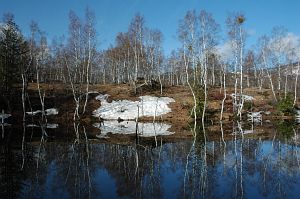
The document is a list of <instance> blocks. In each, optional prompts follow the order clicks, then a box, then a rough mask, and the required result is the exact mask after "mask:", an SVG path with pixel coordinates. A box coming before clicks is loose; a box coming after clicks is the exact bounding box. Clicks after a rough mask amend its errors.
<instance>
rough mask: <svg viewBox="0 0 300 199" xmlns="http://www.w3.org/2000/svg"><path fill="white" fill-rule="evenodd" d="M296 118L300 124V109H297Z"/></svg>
mask: <svg viewBox="0 0 300 199" xmlns="http://www.w3.org/2000/svg"><path fill="white" fill-rule="evenodd" d="M296 120H297V122H298V123H299V124H300V110H297V114H296Z"/></svg>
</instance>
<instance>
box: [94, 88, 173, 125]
mask: <svg viewBox="0 0 300 199" xmlns="http://www.w3.org/2000/svg"><path fill="white" fill-rule="evenodd" d="M108 96H109V95H107V94H106V95H102V94H101V95H98V96H97V97H96V99H97V100H99V101H101V107H100V108H98V109H97V110H95V111H94V112H93V115H94V116H95V117H101V118H103V119H106V120H117V119H118V118H121V119H123V120H132V119H136V118H137V117H143V116H146V117H154V116H161V115H163V114H167V113H169V112H171V109H170V108H169V107H168V104H169V103H171V102H175V100H174V99H172V98H169V97H153V96H141V97H139V99H140V100H139V101H130V100H118V101H112V102H111V103H108V102H107V98H108Z"/></svg>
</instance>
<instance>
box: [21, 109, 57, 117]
mask: <svg viewBox="0 0 300 199" xmlns="http://www.w3.org/2000/svg"><path fill="white" fill-rule="evenodd" d="M26 113H27V114H28V115H37V114H39V113H42V111H41V110H37V111H29V112H26ZM57 114H58V110H57V109H56V108H49V109H46V110H45V115H47V116H49V115H57Z"/></svg>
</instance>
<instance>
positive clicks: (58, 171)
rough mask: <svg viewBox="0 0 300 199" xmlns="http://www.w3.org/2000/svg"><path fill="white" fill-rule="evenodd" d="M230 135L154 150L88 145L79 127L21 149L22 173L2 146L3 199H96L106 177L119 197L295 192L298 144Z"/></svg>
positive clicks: (17, 159)
mask: <svg viewBox="0 0 300 199" xmlns="http://www.w3.org/2000/svg"><path fill="white" fill-rule="evenodd" d="M234 128H235V129H234V130H233V131H237V132H239V133H236V134H234V135H233V136H232V137H231V139H222V138H220V139H218V140H216V141H213V140H206V137H204V135H203V132H202V131H200V129H201V128H200V129H198V131H199V132H198V134H197V137H196V139H195V140H194V141H193V140H185V141H179V142H174V143H164V141H163V138H161V137H157V138H156V139H157V140H156V143H157V144H155V145H154V146H153V145H142V144H141V143H143V142H141V143H139V142H134V143H131V144H129V145H121V144H111V143H91V140H89V139H88V136H87V134H86V132H85V128H84V126H80V125H79V126H77V125H75V126H74V129H75V131H77V133H74V135H76V136H75V138H74V139H73V140H72V141H70V142H47V138H46V137H45V138H41V139H40V140H39V142H37V143H34V144H26V147H24V148H25V149H26V150H25V153H24V155H25V156H24V157H25V161H24V166H23V167H22V166H21V165H22V162H23V160H22V159H23V156H22V154H23V153H22V152H21V151H20V147H19V149H18V150H15V149H14V148H13V147H11V145H8V144H6V145H5V144H4V143H5V142H2V143H3V144H2V143H1V144H2V145H1V166H0V172H1V175H0V176H1V178H0V185H1V192H3V193H4V191H5V192H7V193H8V194H7V197H8V198H14V197H24V198H43V197H44V196H46V195H47V196H48V195H50V196H57V197H68V198H101V196H102V192H103V189H105V188H104V187H105V186H102V185H104V184H105V183H106V182H105V181H103V179H101V178H97V177H96V176H98V175H97V174H98V173H99V172H100V171H107V173H108V175H109V176H110V177H111V178H112V179H113V180H114V183H115V186H116V190H115V191H116V193H117V195H118V196H119V197H130V198H163V197H165V194H166V192H167V190H166V189H167V188H170V187H179V190H176V191H177V193H176V197H177V198H219V197H225V198H252V197H255V196H257V195H259V196H265V197H271V198H282V197H287V196H288V195H289V193H290V192H291V191H293V190H295V189H296V187H295V186H297V185H299V184H300V182H299V176H300V161H299V147H298V146H297V144H291V141H288V140H287V139H279V140H278V139H277V138H276V137H274V139H269V140H262V139H251V138H247V137H246V136H244V135H243V133H242V132H243V131H242V129H241V127H238V128H236V127H234ZM295 133H296V134H297V132H296V131H295ZM220 136H221V133H220ZM20 146H21V145H20ZM21 168H22V169H21ZM170 173H177V175H176V181H174V182H171V185H168V186H166V175H169V174H170ZM168 183H170V182H168ZM96 184H98V185H99V186H96ZM251 190H257V191H258V193H256V194H257V195H255V194H254V193H252V191H251ZM9 194H10V195H9ZM51 194H52V195H51ZM253 194H254V195H253ZM4 196H6V195H4Z"/></svg>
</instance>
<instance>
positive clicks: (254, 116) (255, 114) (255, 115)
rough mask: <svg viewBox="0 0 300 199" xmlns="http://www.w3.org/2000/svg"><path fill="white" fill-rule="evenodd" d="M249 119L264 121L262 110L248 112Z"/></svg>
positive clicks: (250, 120) (251, 120)
mask: <svg viewBox="0 0 300 199" xmlns="http://www.w3.org/2000/svg"><path fill="white" fill-rule="evenodd" d="M248 121H249V122H257V123H259V122H262V115H261V111H259V112H249V113H248Z"/></svg>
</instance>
